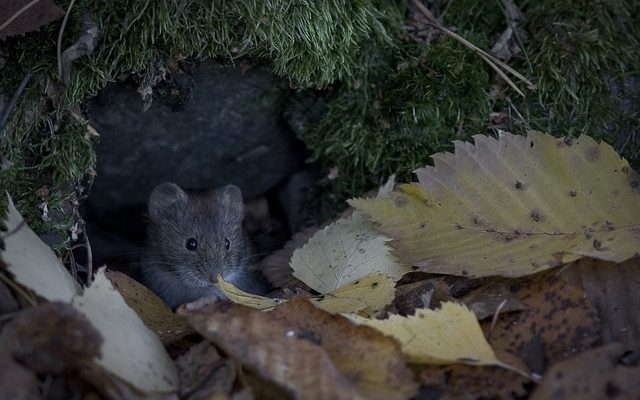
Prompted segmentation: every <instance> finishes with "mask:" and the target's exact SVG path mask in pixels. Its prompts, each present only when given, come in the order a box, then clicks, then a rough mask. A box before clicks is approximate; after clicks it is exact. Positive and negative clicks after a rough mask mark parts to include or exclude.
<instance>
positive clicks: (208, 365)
mask: <svg viewBox="0 0 640 400" xmlns="http://www.w3.org/2000/svg"><path fill="white" fill-rule="evenodd" d="M176 366H177V367H178V373H179V376H180V389H179V390H178V396H179V398H181V399H184V398H189V399H194V400H195V399H211V398H214V396H215V395H219V396H221V395H222V396H224V395H227V396H228V395H229V394H231V392H232V389H233V384H234V382H235V380H236V377H237V368H236V364H235V362H233V361H232V360H231V359H228V358H222V357H221V356H220V354H219V353H218V351H217V350H216V348H215V346H213V345H212V344H211V343H209V342H207V341H203V342H200V343H198V344H197V345H195V346H193V347H191V348H190V349H189V351H187V352H186V353H185V354H183V355H182V356H180V357H179V358H178V359H177V360H176Z"/></svg>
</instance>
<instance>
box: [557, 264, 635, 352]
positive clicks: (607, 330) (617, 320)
mask: <svg viewBox="0 0 640 400" xmlns="http://www.w3.org/2000/svg"><path fill="white" fill-rule="evenodd" d="M560 276H562V278H563V279H566V280H567V281H569V282H571V283H572V284H574V285H576V286H579V287H581V288H582V289H584V291H585V293H586V295H587V298H588V299H589V300H590V301H592V302H593V303H594V304H595V306H596V308H597V310H598V315H599V316H600V321H601V325H602V329H601V331H600V334H601V336H602V341H603V342H604V343H611V342H621V343H622V344H624V345H625V347H626V349H628V350H631V349H637V348H640V318H639V317H638V310H639V309H640V258H638V257H636V258H632V259H631V260H628V261H625V262H623V263H621V264H616V263H610V262H606V261H599V260H595V259H592V258H583V259H582V260H580V261H577V262H575V263H573V264H570V265H568V266H567V267H566V269H564V270H563V271H562V272H561V273H560Z"/></svg>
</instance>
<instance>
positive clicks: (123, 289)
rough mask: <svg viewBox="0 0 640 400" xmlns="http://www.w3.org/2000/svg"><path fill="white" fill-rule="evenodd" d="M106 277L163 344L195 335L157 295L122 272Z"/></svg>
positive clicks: (182, 319) (183, 320) (107, 273)
mask: <svg viewBox="0 0 640 400" xmlns="http://www.w3.org/2000/svg"><path fill="white" fill-rule="evenodd" d="M105 275H106V276H107V278H109V280H110V281H111V283H112V284H113V286H114V287H115V288H116V289H117V290H118V292H120V295H122V298H123V299H124V301H125V303H127V305H128V306H129V307H131V309H133V311H135V312H136V313H137V314H138V316H139V317H140V319H141V320H142V322H144V324H145V325H146V326H147V327H148V328H149V329H151V330H152V331H154V332H155V333H157V334H158V336H159V337H160V340H161V341H162V343H163V344H165V345H166V344H169V343H173V342H175V341H176V340H178V339H181V338H183V337H184V336H186V335H188V334H190V333H193V328H191V326H190V325H189V323H188V322H187V321H186V320H185V319H184V318H183V317H181V316H179V315H176V314H175V313H174V312H173V311H171V309H170V308H169V306H167V305H166V304H165V302H164V301H162V299H160V298H159V297H158V296H157V295H156V294H155V293H153V292H152V291H151V290H149V289H147V288H146V287H145V286H144V285H142V284H140V283H138V282H137V281H135V280H133V279H131V278H130V277H129V276H127V275H125V274H123V273H122V272H115V271H106V272H105Z"/></svg>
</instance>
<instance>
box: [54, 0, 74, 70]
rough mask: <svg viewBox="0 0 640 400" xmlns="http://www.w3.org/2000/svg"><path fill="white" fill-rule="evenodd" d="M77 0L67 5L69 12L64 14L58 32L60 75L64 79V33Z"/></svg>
mask: <svg viewBox="0 0 640 400" xmlns="http://www.w3.org/2000/svg"><path fill="white" fill-rule="evenodd" d="M75 2H76V0H71V3H69V7H67V12H66V13H65V14H64V18H63V19H62V25H61V26H60V32H58V45H57V55H58V77H59V78H60V80H61V81H62V34H63V33H64V28H65V27H66V26H67V20H68V19H69V14H71V9H72V8H73V3H75Z"/></svg>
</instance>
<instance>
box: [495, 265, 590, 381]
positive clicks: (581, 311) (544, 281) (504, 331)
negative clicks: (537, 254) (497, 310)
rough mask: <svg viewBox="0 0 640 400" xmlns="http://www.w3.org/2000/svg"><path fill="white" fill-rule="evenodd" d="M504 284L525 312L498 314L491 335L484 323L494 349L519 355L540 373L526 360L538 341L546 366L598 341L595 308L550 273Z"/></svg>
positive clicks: (580, 292) (577, 291) (586, 348)
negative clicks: (533, 344)
mask: <svg viewBox="0 0 640 400" xmlns="http://www.w3.org/2000/svg"><path fill="white" fill-rule="evenodd" d="M505 284H507V285H508V287H509V290H510V291H513V292H514V293H515V294H516V296H517V298H518V299H519V300H520V302H522V304H523V305H524V306H525V307H526V308H527V309H526V310H524V311H520V312H517V313H510V314H500V316H499V318H498V321H497V323H496V325H495V328H494V330H493V331H492V332H489V331H490V326H491V323H490V321H486V322H484V323H483V327H484V328H485V331H486V332H487V336H489V337H490V339H489V341H490V343H491V345H492V346H493V347H494V348H496V349H500V350H503V351H506V352H508V353H511V354H515V355H518V356H520V357H521V358H522V359H523V360H524V361H525V362H527V364H528V365H529V367H530V368H532V369H534V371H536V372H540V371H537V370H536V368H535V366H534V365H531V364H532V362H530V361H529V360H527V357H525V355H526V354H525V353H526V351H527V349H528V348H529V347H530V346H532V343H535V341H536V340H538V339H537V338H539V339H540V340H541V341H542V347H543V349H544V362H547V363H553V362H556V361H558V360H562V359H564V358H567V357H569V356H571V355H573V354H575V353H578V352H581V351H585V350H588V349H590V348H591V347H592V345H593V343H594V342H595V341H596V340H597V339H598V331H599V329H600V324H599V320H598V316H597V313H596V310H595V307H594V306H593V305H592V304H591V302H590V301H589V300H588V299H586V298H585V295H584V292H583V291H582V290H581V289H580V288H578V287H575V286H572V285H570V284H568V283H567V282H566V281H564V280H562V279H560V278H558V277H557V276H555V275H553V274H542V275H534V276H532V277H530V278H525V279H517V280H511V281H506V282H505ZM533 353H536V352H533ZM534 364H535V363H534Z"/></svg>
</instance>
